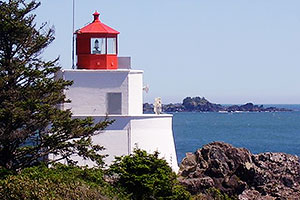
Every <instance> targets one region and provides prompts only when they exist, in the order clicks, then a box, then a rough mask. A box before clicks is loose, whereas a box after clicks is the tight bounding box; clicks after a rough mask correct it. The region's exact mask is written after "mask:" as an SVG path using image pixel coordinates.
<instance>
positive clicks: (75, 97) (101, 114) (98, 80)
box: [57, 12, 178, 172]
mask: <svg viewBox="0 0 300 200" xmlns="http://www.w3.org/2000/svg"><path fill="white" fill-rule="evenodd" d="M75 34H76V55H77V64H76V66H77V69H64V70H61V71H60V72H59V73H58V74H57V76H58V77H59V78H63V79H65V80H72V81H73V82H74V83H73V85H72V86H71V87H70V88H69V89H68V90H65V91H64V93H65V95H66V98H67V99H70V100H71V102H70V103H65V104H64V105H62V109H70V110H71V111H72V113H73V117H74V118H86V117H93V119H94V121H95V122H99V121H101V120H103V119H105V118H106V117H108V118H109V119H111V120H114V123H113V124H112V125H110V126H108V128H106V129H105V130H104V131H101V132H99V133H98V134H96V135H94V136H93V137H92V140H93V143H94V144H99V145H102V146H104V147H105V150H104V151H103V154H105V155H108V157H106V158H105V160H104V161H105V162H106V164H108V165H109V164H111V163H112V161H113V160H114V158H115V156H122V155H129V154H131V153H132V152H133V150H134V148H140V149H143V150H146V151H147V152H148V153H153V152H154V151H158V152H159V153H160V156H161V157H162V158H164V159H165V160H166V161H167V162H168V163H169V165H170V166H171V167H172V169H173V170H174V171H176V172H177V171H178V164H177V156H176V151H175V144H174V137H173V131H172V115H170V114H143V71H142V70H136V69H132V68H131V58H130V57H120V56H118V35H119V32H118V31H116V30H115V29H113V28H111V27H109V26H107V25H105V24H104V23H102V22H101V19H100V14H99V13H98V12H95V13H94V14H93V20H92V22H91V23H90V24H88V25H87V26H85V27H83V28H81V29H79V30H77V31H76V32H75ZM145 62H147V61H146V60H145ZM73 159H74V160H76V161H78V162H79V164H81V165H88V166H93V164H94V163H93V162H92V161H90V160H82V159H80V158H79V157H76V156H74V157H73Z"/></svg>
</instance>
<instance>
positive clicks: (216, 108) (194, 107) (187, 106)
mask: <svg viewBox="0 0 300 200" xmlns="http://www.w3.org/2000/svg"><path fill="white" fill-rule="evenodd" d="M162 108H163V112H167V113H172V112H286V111H292V110H290V109H286V108H276V107H267V108H265V107H264V106H263V105H254V104H253V103H246V104H244V105H230V106H224V105H221V104H215V103H211V102H209V101H208V100H207V99H205V98H204V97H202V98H201V97H186V98H185V99H184V100H183V102H182V103H175V104H172V103H171V104H165V105H163V106H162ZM143 111H144V113H153V104H149V103H144V104H143Z"/></svg>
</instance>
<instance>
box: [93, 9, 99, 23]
mask: <svg viewBox="0 0 300 200" xmlns="http://www.w3.org/2000/svg"><path fill="white" fill-rule="evenodd" d="M93 15H94V22H99V21H100V20H99V15H100V13H98V12H97V11H95V13H94V14H93Z"/></svg>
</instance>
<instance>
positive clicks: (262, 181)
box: [179, 105, 300, 199]
mask: <svg viewBox="0 0 300 200" xmlns="http://www.w3.org/2000/svg"><path fill="white" fill-rule="evenodd" d="M249 106H251V105H249ZM179 175H180V178H179V180H180V182H181V183H182V184H184V185H185V186H187V188H188V190H189V191H190V192H191V193H192V194H199V193H205V191H206V189H207V188H208V187H214V188H217V189H219V190H220V191H221V192H223V193H225V194H228V195H230V196H239V199H300V163H299V159H298V157H297V156H292V155H289V154H285V153H269V152H268V153H261V154H257V155H255V154H251V153H250V152H249V151H248V150H247V149H245V148H235V147H233V146H231V145H229V144H226V143H223V142H214V143H210V144H208V145H205V146H203V147H202V148H201V149H198V150H197V151H196V152H195V153H194V154H192V153H189V154H187V157H185V158H184V159H183V161H182V163H181V166H180V173H179Z"/></svg>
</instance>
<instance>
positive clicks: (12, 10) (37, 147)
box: [0, 0, 110, 170]
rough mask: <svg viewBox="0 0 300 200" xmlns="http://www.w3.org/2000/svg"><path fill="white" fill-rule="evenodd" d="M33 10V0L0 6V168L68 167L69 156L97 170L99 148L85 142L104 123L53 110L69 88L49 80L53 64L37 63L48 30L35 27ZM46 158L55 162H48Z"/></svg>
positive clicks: (54, 69) (55, 62) (12, 0)
mask: <svg viewBox="0 0 300 200" xmlns="http://www.w3.org/2000/svg"><path fill="white" fill-rule="evenodd" d="M39 6H40V3H39V2H36V1H35V0H31V1H30V2H28V1H25V0H9V1H5V2H4V1H0V88H1V90H0V166H2V167H5V168H7V169H13V170H19V169H22V168H24V167H28V166H31V165H34V164H36V163H38V162H45V163H46V164H47V163H51V162H55V161H58V160H61V159H66V160H67V161H68V162H69V163H73V162H72V160H71V159H70V156H71V155H72V154H77V155H79V156H81V157H82V158H84V159H86V158H89V159H91V160H93V161H95V162H97V163H98V164H101V163H102V156H100V155H99V151H100V150H102V149H103V147H101V146H99V145H93V144H92V142H91V136H92V135H93V134H95V131H97V130H102V129H104V128H105V127H106V126H107V125H109V124H110V122H109V121H108V120H104V121H103V122H100V123H97V124H94V123H93V120H92V119H91V118H86V119H83V120H82V119H72V114H71V111H69V110H66V111H64V110H60V109H59V106H58V105H60V104H63V103H66V102H67V100H66V99H65V96H64V94H63V90H64V89H66V88H67V87H68V86H70V85H71V84H72V82H71V81H65V80H62V79H58V80H57V79H56V78H55V73H57V72H58V71H59V70H60V67H59V65H58V59H56V60H53V61H45V60H44V59H42V57H41V53H42V51H43V50H44V49H45V48H46V47H47V46H48V45H49V44H50V43H51V42H52V41H53V40H54V30H53V28H49V27H48V25H47V24H43V25H42V26H41V27H37V25H36V24H35V21H34V20H35V17H36V16H35V15H34V14H32V11H33V10H35V9H36V8H38V7H39ZM49 154H53V155H60V156H59V157H56V160H49V159H47V156H48V155H49ZM73 164H74V163H73Z"/></svg>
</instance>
